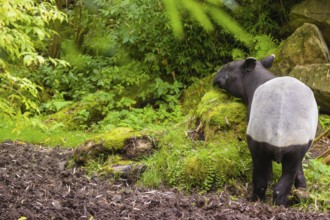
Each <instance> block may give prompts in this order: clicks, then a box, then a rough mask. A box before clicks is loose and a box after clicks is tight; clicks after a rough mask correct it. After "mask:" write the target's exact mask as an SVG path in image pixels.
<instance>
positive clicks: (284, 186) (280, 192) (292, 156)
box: [273, 146, 308, 205]
mask: <svg viewBox="0 0 330 220" xmlns="http://www.w3.org/2000/svg"><path fill="white" fill-rule="evenodd" d="M307 149H308V148H307ZM305 153H306V146H293V147H292V148H291V149H290V150H289V149H288V151H287V152H286V153H285V154H284V156H283V159H282V176H281V178H280V180H279V182H278V183H277V185H276V186H275V188H274V192H273V200H274V203H275V204H276V205H285V204H286V201H287V198H288V195H289V193H290V190H291V188H292V185H293V183H294V181H295V180H298V181H296V183H297V184H298V185H299V184H301V185H303V184H306V181H305V178H303V179H302V177H303V173H302V165H301V163H302V160H303V158H304V155H305ZM297 174H299V175H297Z"/></svg>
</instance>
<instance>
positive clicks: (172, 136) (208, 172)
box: [141, 126, 251, 191]
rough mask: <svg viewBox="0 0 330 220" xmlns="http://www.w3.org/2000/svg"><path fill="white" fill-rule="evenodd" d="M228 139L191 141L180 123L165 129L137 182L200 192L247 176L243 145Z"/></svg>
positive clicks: (248, 170) (246, 157)
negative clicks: (175, 126) (173, 127)
mask: <svg viewBox="0 0 330 220" xmlns="http://www.w3.org/2000/svg"><path fill="white" fill-rule="evenodd" d="M232 141H233V142H229V143H228V142H227V143H225V142H221V143H220V142H218V143H215V142H213V143H207V142H200V141H197V142H196V141H192V140H191V139H189V138H188V137H186V136H185V131H184V127H182V126H180V127H178V128H176V129H174V130H171V131H167V132H166V133H165V134H163V136H162V137H161V138H160V143H159V146H158V147H159V149H158V150H157V152H155V154H154V155H152V156H150V157H149V158H148V159H147V160H146V162H145V163H146V164H147V166H148V169H147V171H146V172H145V173H144V174H143V176H142V178H141V182H142V183H143V184H144V185H147V186H149V187H158V186H159V185H161V184H165V185H170V186H174V187H178V188H182V189H185V190H191V189H192V188H196V189H198V190H201V191H210V190H211V189H216V188H219V187H223V186H224V185H225V184H228V185H232V184H233V185H234V182H235V181H238V180H241V181H242V180H245V179H246V178H248V176H249V172H250V171H251V170H250V159H249V156H248V154H247V153H246V151H245V150H244V149H247V147H246V144H244V143H243V142H238V141H237V140H236V141H234V140H233V139H232Z"/></svg>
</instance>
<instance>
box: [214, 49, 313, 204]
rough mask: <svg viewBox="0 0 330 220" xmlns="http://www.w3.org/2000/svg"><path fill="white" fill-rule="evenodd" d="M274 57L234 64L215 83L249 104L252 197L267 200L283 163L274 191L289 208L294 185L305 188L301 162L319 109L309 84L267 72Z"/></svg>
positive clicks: (248, 127)
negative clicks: (276, 168)
mask: <svg viewBox="0 0 330 220" xmlns="http://www.w3.org/2000/svg"><path fill="white" fill-rule="evenodd" d="M274 58H275V55H270V56H268V57H265V58H263V59H261V60H259V61H258V60H256V59H255V58H253V57H250V58H247V59H245V60H240V61H232V62H230V63H228V64H226V65H224V66H223V67H222V68H221V69H220V70H219V71H218V72H217V74H216V76H215V78H214V81H213V85H214V86H216V87H220V88H221V89H224V90H226V91H227V92H228V93H230V94H231V95H233V96H235V97H239V98H241V99H242V100H243V102H245V103H246V104H247V107H248V116H247V118H248V126H247V131H246V136H247V143H248V147H249V150H250V153H251V156H252V163H253V171H252V172H253V173H252V181H253V184H252V199H253V200H254V201H255V200H257V199H260V200H265V197H266V195H265V194H266V189H267V186H268V183H269V182H271V181H272V161H276V162H277V163H281V164H282V175H281V177H280V179H279V181H278V183H277V184H276V185H275V187H274V190H273V202H274V203H275V204H277V205H286V203H287V199H288V195H289V193H290V191H291V188H292V186H293V184H294V186H295V187H296V188H306V180H305V176H304V173H303V169H302V161H303V158H304V156H305V154H306V152H307V150H308V149H309V147H310V146H311V144H312V142H313V139H314V138H315V134H316V129H317V123H318V108H317V103H316V101H315V98H314V94H313V92H312V91H311V89H310V88H309V87H307V86H306V85H305V84H304V83H302V82H301V81H299V80H297V79H295V78H293V77H290V76H283V77H276V76H275V75H273V74H272V73H271V72H270V71H269V70H268V69H269V68H270V67H271V66H272V64H273V61H274Z"/></svg>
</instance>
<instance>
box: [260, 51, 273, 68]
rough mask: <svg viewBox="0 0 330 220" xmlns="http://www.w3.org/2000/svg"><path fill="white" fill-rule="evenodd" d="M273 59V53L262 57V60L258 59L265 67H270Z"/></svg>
mask: <svg viewBox="0 0 330 220" xmlns="http://www.w3.org/2000/svg"><path fill="white" fill-rule="evenodd" d="M274 59H275V55H274V54H272V55H270V56H268V57H265V58H263V59H262V60H260V62H261V64H262V65H263V66H264V67H265V68H267V69H268V68H270V67H272V65H273V61H274Z"/></svg>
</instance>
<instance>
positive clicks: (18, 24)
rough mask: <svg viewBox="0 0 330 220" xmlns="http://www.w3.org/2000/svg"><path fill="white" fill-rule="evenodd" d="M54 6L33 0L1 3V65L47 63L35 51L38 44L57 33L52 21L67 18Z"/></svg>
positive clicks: (3, 0)
mask: <svg viewBox="0 0 330 220" xmlns="http://www.w3.org/2000/svg"><path fill="white" fill-rule="evenodd" d="M54 4H55V1H54V0H52V1H50V2H39V3H37V2H36V1H34V0H24V1H22V0H11V1H6V0H1V9H0V18H1V19H0V27H1V34H0V48H1V59H0V60H1V61H2V62H3V60H6V61H17V60H23V63H24V64H25V65H27V66H31V65H38V64H42V63H44V58H43V57H42V56H40V55H38V53H37V52H36V45H38V44H42V41H43V40H45V39H46V38H49V37H51V35H53V34H54V31H53V30H52V29H51V28H50V27H49V23H50V22H54V21H56V20H59V21H63V20H65V19H66V15H65V14H64V13H62V12H60V11H59V10H57V8H56V6H55V5H54Z"/></svg>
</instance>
